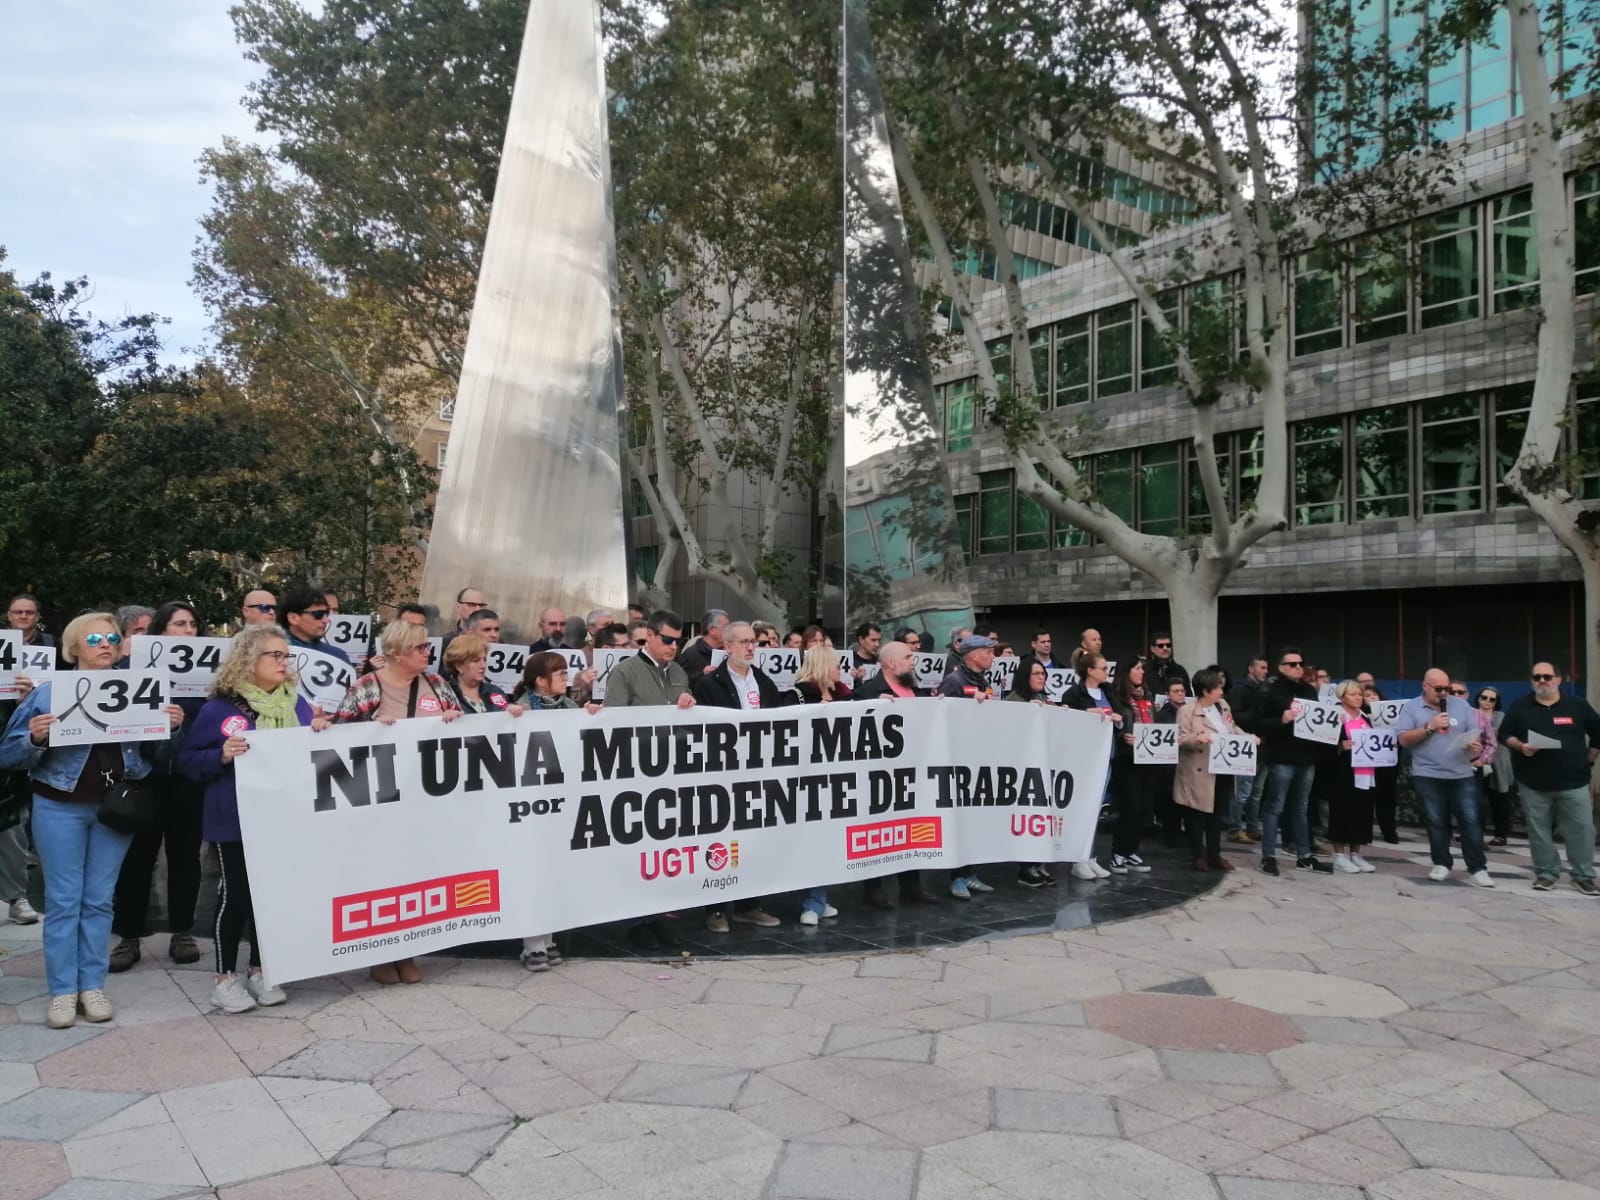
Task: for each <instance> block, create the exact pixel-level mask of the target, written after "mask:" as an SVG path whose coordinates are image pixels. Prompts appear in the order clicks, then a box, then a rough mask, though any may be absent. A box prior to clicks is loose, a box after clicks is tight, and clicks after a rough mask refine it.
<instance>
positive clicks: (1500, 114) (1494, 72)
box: [1430, 7, 1520, 129]
mask: <svg viewBox="0 0 1600 1200" xmlns="http://www.w3.org/2000/svg"><path fill="white" fill-rule="evenodd" d="M1466 57H1467V60H1468V74H1467V103H1468V109H1467V128H1468V129H1487V128H1488V127H1489V126H1490V125H1498V124H1499V123H1500V122H1502V121H1506V120H1509V119H1510V117H1511V27H1510V22H1509V20H1508V18H1507V15H1506V10H1505V8H1503V7H1502V8H1497V9H1496V10H1495V13H1494V16H1493V17H1491V18H1490V23H1489V36H1488V38H1487V39H1486V40H1485V41H1482V42H1474V43H1473V44H1472V47H1471V49H1470V51H1469V52H1468V54H1467V56H1466ZM1430 99H1431V97H1430ZM1519 107H1520V106H1519Z"/></svg>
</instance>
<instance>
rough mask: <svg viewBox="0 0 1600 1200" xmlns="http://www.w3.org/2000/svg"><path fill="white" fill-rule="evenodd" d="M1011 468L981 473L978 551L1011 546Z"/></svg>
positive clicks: (1004, 549) (1003, 549)
mask: <svg viewBox="0 0 1600 1200" xmlns="http://www.w3.org/2000/svg"><path fill="white" fill-rule="evenodd" d="M1011 492H1012V487H1011V472H1010V471H985V472H984V473H983V474H982V475H979V476H978V553H979V554H1006V553H1008V552H1009V551H1010V550H1011Z"/></svg>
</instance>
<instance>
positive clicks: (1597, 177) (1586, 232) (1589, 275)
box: [1572, 170, 1600, 296]
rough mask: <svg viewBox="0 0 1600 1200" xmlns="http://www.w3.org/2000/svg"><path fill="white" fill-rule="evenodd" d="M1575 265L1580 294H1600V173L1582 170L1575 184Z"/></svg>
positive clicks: (1573, 194)
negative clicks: (1599, 292) (1597, 292)
mask: <svg viewBox="0 0 1600 1200" xmlns="http://www.w3.org/2000/svg"><path fill="white" fill-rule="evenodd" d="M1572 235H1573V237H1572V240H1573V265H1574V266H1575V267H1576V268H1577V272H1578V280H1577V283H1578V294H1579V295H1580V296H1587V295H1592V294H1593V293H1594V292H1596V291H1600V170H1590V171H1580V172H1579V173H1578V174H1577V176H1575V177H1574V179H1573V181H1572Z"/></svg>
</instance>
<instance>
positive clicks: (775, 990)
mask: <svg viewBox="0 0 1600 1200" xmlns="http://www.w3.org/2000/svg"><path fill="white" fill-rule="evenodd" d="M799 994H800V985H799V984H797V983H760V982H756V981H753V980H744V979H719V980H717V981H716V982H715V983H713V984H712V985H711V986H710V987H709V988H707V989H706V992H705V995H704V996H703V997H701V1002H702V1003H713V1004H745V1005H754V1006H757V1007H761V1008H790V1007H792V1006H793V1005H794V1002H795V997H796V996H798V995H799Z"/></svg>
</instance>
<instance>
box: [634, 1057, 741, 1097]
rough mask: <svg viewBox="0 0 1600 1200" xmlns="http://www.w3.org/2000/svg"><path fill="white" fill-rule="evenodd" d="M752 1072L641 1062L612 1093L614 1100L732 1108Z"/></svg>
mask: <svg viewBox="0 0 1600 1200" xmlns="http://www.w3.org/2000/svg"><path fill="white" fill-rule="evenodd" d="M748 1078H749V1075H748V1073H747V1072H745V1071H733V1072H730V1071H727V1070H726V1069H724V1068H721V1067H696V1066H689V1065H684V1064H678V1063H651V1062H644V1063H640V1064H639V1065H638V1066H637V1067H636V1068H634V1070H633V1072H632V1073H631V1074H630V1075H629V1076H628V1077H627V1078H626V1079H625V1080H623V1081H622V1083H621V1084H619V1085H618V1086H617V1087H616V1088H615V1089H614V1090H613V1091H612V1093H611V1095H612V1099H615V1100H634V1101H639V1102H643V1103H648V1104H685V1105H692V1106H695V1107H699V1108H732V1107H733V1104H734V1101H735V1100H737V1099H738V1097H739V1093H740V1092H741V1091H742V1090H743V1088H744V1085H745V1081H746V1080H747V1079H748Z"/></svg>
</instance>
